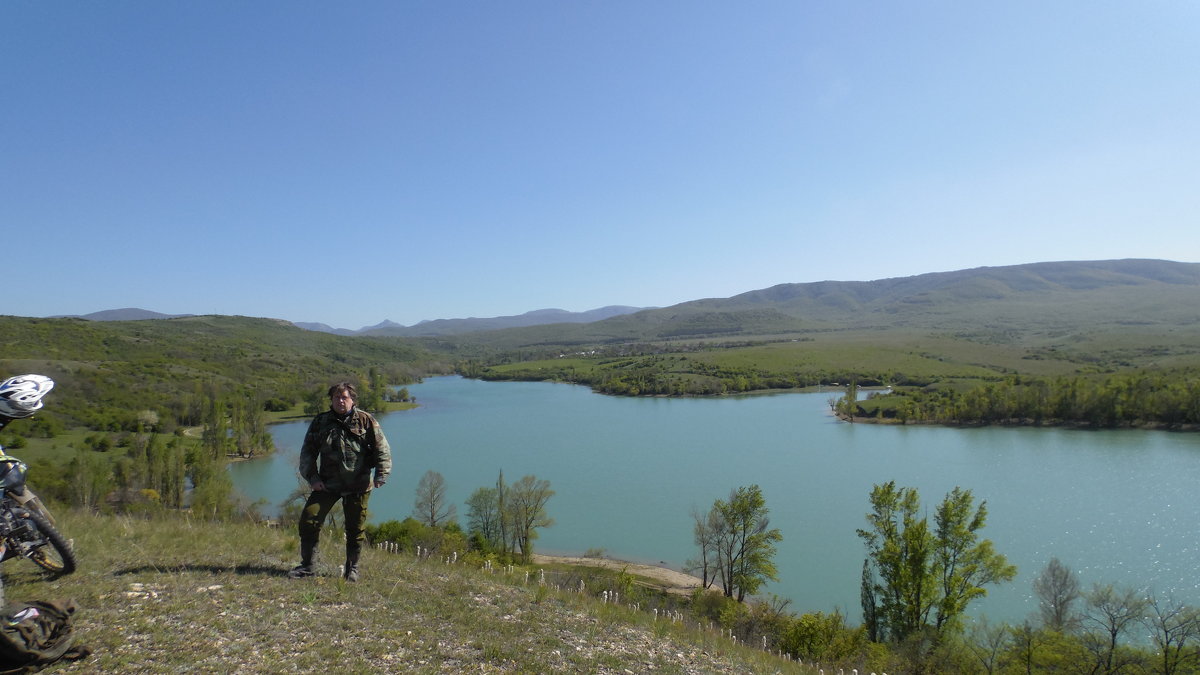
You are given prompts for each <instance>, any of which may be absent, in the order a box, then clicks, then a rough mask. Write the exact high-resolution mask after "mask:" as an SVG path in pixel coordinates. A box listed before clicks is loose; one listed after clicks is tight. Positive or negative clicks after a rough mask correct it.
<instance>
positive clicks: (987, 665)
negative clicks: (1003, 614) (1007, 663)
mask: <svg viewBox="0 0 1200 675" xmlns="http://www.w3.org/2000/svg"><path fill="white" fill-rule="evenodd" d="M1010 634H1011V629H1010V628H1009V626H1008V625H1007V624H1000V625H995V624H991V623H988V620H987V618H986V617H985V618H983V619H980V620H979V621H978V622H977V623H975V624H973V625H972V626H971V631H970V639H968V640H967V641H966V645H967V651H969V652H970V653H971V655H972V656H974V657H975V659H976V660H978V661H979V665H980V667H981V668H982V669H983V671H984V672H985V673H987V674H988V675H993V673H995V672H996V671H997V670H998V669H999V668H1000V657H1001V656H1003V654H1004V648H1005V647H1007V646H1008V644H1009V636H1010Z"/></svg>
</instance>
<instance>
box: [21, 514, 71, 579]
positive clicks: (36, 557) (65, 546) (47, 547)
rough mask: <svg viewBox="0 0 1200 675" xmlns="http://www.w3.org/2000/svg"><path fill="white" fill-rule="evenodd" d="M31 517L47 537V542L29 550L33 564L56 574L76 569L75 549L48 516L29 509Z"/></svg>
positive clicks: (67, 572)
mask: <svg viewBox="0 0 1200 675" xmlns="http://www.w3.org/2000/svg"><path fill="white" fill-rule="evenodd" d="M27 513H28V514H29V519H30V520H32V521H33V524H34V525H36V526H37V529H38V531H40V532H41V533H42V536H43V537H45V538H46V543H45V544H43V545H41V546H38V547H37V548H35V549H33V550H31V551H29V552H28V553H27V554H26V556H27V557H28V558H29V559H30V560H32V561H33V564H35V565H37V566H38V567H41V568H42V569H44V570H46V571H49V572H54V573H55V574H70V573H71V572H74V571H75V565H76V563H75V550H74V549H72V548H71V545H70V544H69V543H68V542H67V540H66V538H64V537H63V536H62V533H61V532H59V531H58V530H57V529H56V528H55V527H54V526H53V525H51V524H50V521H48V520H46V517H45V516H43V515H42V514H40V513H38V512H37V511H27Z"/></svg>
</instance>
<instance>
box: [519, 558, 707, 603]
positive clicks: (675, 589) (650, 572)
mask: <svg viewBox="0 0 1200 675" xmlns="http://www.w3.org/2000/svg"><path fill="white" fill-rule="evenodd" d="M533 564H535V565H551V564H560V565H582V566H585V567H600V568H603V569H608V570H613V571H616V572H620V571H621V570H625V571H626V572H628V573H630V574H636V575H637V576H639V577H646V578H647V579H651V580H653V581H654V582H655V583H656V584H658V585H659V587H660V588H662V589H663V590H664V591H667V592H668V593H677V594H679V595H691V594H692V592H693V591H695V590H696V589H697V588H700V587H701V586H702V584H703V581H701V579H700V578H699V577H694V576H692V575H690V574H684V573H683V572H676V571H675V570H673V569H669V568H666V567H659V566H657V565H643V564H640V563H632V562H627V561H625V560H613V559H611V558H583V557H572V556H559V555H541V554H538V553H534V554H533Z"/></svg>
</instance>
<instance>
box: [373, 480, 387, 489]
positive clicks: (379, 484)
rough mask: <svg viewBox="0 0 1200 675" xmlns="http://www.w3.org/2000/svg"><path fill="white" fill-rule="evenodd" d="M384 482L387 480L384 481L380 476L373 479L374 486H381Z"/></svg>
mask: <svg viewBox="0 0 1200 675" xmlns="http://www.w3.org/2000/svg"><path fill="white" fill-rule="evenodd" d="M386 482H387V481H386V480H384V479H382V478H376V479H375V487H377V488H381V487H383V484H384V483H386Z"/></svg>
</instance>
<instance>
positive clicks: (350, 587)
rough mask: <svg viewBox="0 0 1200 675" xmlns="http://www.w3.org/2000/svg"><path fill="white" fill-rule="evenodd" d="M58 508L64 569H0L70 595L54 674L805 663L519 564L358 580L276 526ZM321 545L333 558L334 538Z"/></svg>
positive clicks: (8, 578) (430, 566)
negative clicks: (73, 617) (69, 615)
mask: <svg viewBox="0 0 1200 675" xmlns="http://www.w3.org/2000/svg"><path fill="white" fill-rule="evenodd" d="M58 515H59V525H60V529H62V531H63V532H64V533H66V534H67V536H68V537H73V538H74V541H75V547H76V550H77V552H78V554H79V558H80V569H79V571H78V572H76V573H75V574H72V575H69V576H66V577H62V578H59V579H47V578H45V577H44V576H42V575H41V574H40V572H39V571H38V570H37V569H36V568H35V567H34V566H33V565H32V564H31V563H29V562H28V561H24V560H13V561H10V562H8V563H5V565H4V566H3V568H0V571H2V572H3V574H4V579H5V584H6V591H7V595H8V598H9V600H21V599H42V598H65V597H71V598H74V599H76V601H77V602H78V603H79V605H80V608H81V609H80V612H79V614H78V615H77V619H78V622H77V627H78V641H79V642H80V644H84V645H87V646H89V647H91V648H92V649H93V650H94V652H95V653H94V654H93V656H91V657H90V658H88V659H86V660H84V661H81V662H78V663H75V664H63V665H60V666H56V667H55V672H61V673H132V672H138V673H142V672H155V673H157V672H161V673H177V672H193V673H226V672H239V673H306V672H338V673H374V672H415V673H459V672H468V671H469V672H485V673H486V672H520V673H551V672H572V673H574V672H588V673H627V672H634V673H641V672H647V671H650V670H653V671H654V672H662V673H747V672H785V673H788V672H794V673H807V672H810V671H809V670H807V669H805V668H802V667H800V666H798V665H797V664H794V663H789V662H786V661H782V660H779V659H777V658H775V657H773V656H770V655H767V654H764V653H763V652H761V651H758V650H755V649H750V648H746V647H742V646H737V645H734V644H732V643H731V642H730V641H729V640H728V639H726V638H724V637H722V636H720V635H719V634H718V633H717V632H712V631H707V630H698V629H696V628H695V627H691V628H688V627H685V626H683V625H682V624H673V623H671V622H669V621H665V620H655V618H654V616H653V614H652V613H650V612H648V611H644V610H635V609H633V608H630V607H625V606H616V605H613V604H603V603H602V602H600V601H599V600H598V599H596V598H595V597H592V596H593V595H594V593H595V591H594V588H592V589H589V590H588V591H587V592H585V593H582V594H581V593H578V592H570V591H560V590H555V589H553V588H552V586H551V585H546V586H541V585H539V584H538V583H537V581H536V579H537V575H536V574H534V575H532V576H531V577H530V580H529V581H526V577H525V573H524V571H522V570H519V569H518V570H516V571H515V572H513V573H511V574H508V573H504V572H496V573H488V572H485V571H482V570H478V569H474V568H469V567H467V566H464V565H462V564H457V565H449V564H447V563H446V562H445V561H438V560H417V559H416V558H414V557H412V556H409V555H404V554H389V553H385V552H382V551H375V550H371V551H367V552H366V553H365V554H364V579H363V581H361V582H359V583H358V584H348V583H345V582H343V581H341V580H340V579H339V578H338V577H337V576H336V568H332V567H330V566H329V565H323V566H322V567H323V568H324V571H325V572H326V574H325V575H323V576H320V577H318V578H314V579H306V580H291V579H288V578H287V577H286V570H287V569H288V568H289V567H290V566H291V565H293V564H294V563H295V560H296V538H295V535H294V533H293V532H291V531H280V530H275V529H269V528H266V527H262V526H257V525H249V524H236V525H216V524H211V523H202V522H194V521H190V520H188V519H187V518H186V516H183V515H167V516H162V517H159V518H155V519H139V518H130V517H117V516H96V515H91V514H85V513H73V512H69V513H60V514H58ZM325 548H326V549H330V550H329V551H326V557H327V558H333V557H334V555H333V554H335V553H336V552H337V550H338V549H340V546H329V545H328V544H326V547H325ZM551 580H553V578H551ZM591 584H592V582H591V581H589V582H588V585H589V586H591ZM565 585H566V586H567V587H569V588H572V589H575V588H578V580H577V579H575V578H572V579H570V580H569V581H566V582H565Z"/></svg>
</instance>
